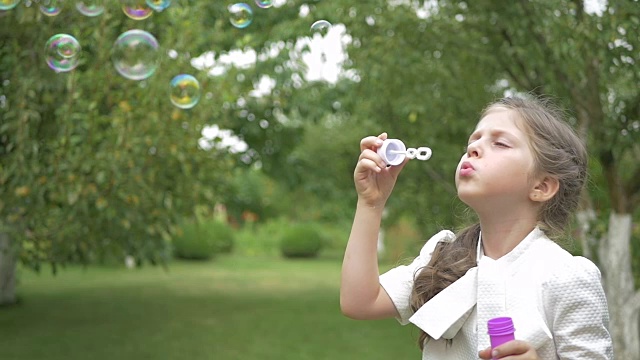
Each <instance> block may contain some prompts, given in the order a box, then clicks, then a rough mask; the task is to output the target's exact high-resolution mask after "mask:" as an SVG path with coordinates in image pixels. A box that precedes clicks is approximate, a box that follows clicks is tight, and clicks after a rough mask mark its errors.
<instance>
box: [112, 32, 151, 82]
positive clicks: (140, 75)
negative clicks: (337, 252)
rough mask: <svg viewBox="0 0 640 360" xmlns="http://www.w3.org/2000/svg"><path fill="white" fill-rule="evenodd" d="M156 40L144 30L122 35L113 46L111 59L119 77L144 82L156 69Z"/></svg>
mask: <svg viewBox="0 0 640 360" xmlns="http://www.w3.org/2000/svg"><path fill="white" fill-rule="evenodd" d="M158 54H159V52H158V40H156V38H155V37H154V36H153V35H151V34H149V33H148V32H146V31H144V30H138V29H134V30H129V31H127V32H124V33H122V34H121V35H120V36H118V38H117V39H116V42H115V43H114V44H113V49H112V53H111V59H112V60H113V66H115V68H116V70H117V71H118V73H120V75H122V76H124V77H125V78H127V79H131V80H144V79H146V78H148V77H150V76H151V75H153V73H154V72H155V71H156V68H157V67H158Z"/></svg>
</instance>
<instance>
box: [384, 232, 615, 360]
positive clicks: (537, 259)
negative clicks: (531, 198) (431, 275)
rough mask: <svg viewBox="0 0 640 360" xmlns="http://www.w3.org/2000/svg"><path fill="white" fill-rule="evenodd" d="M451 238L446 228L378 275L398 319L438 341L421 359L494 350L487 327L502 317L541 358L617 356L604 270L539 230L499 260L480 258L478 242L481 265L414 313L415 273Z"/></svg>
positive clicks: (469, 355)
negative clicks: (412, 256) (417, 251)
mask: <svg viewBox="0 0 640 360" xmlns="http://www.w3.org/2000/svg"><path fill="white" fill-rule="evenodd" d="M454 240H455V235H454V234H453V233H452V232H451V231H448V230H443V231H441V232H439V233H438V234H436V235H434V236H433V237H432V238H431V239H429V241H427V243H426V244H425V245H424V247H423V248H422V250H421V251H420V255H419V256H418V257H417V258H416V259H414V260H413V262H412V263H411V264H409V265H402V266H398V267H395V268H393V269H391V270H389V271H388V272H386V273H384V274H382V275H380V284H381V285H382V287H383V288H384V289H385V290H386V292H387V293H388V294H389V297H390V298H391V300H392V301H393V303H394V305H395V306H396V308H397V310H398V313H399V314H400V317H399V318H398V321H399V322H400V323H401V324H403V325H406V324H408V323H409V322H411V323H413V324H415V325H416V326H418V327H419V328H420V329H422V330H424V331H425V332H426V333H427V334H429V335H430V336H431V337H432V338H433V339H434V340H429V341H427V343H426V345H425V347H424V351H423V353H422V358H423V359H455V360H460V359H477V358H478V351H479V350H482V349H485V348H487V347H489V346H490V344H489V336H488V335H487V321H488V320H489V319H491V318H493V317H498V316H509V317H511V318H513V322H514V326H515V329H516V332H515V337H516V339H519V340H525V341H527V342H529V343H531V344H532V345H533V346H534V347H535V348H536V351H537V353H538V356H539V357H540V358H541V359H576V360H577V359H580V360H584V359H589V360H598V359H612V358H613V348H612V342H611V336H610V334H609V331H608V326H609V313H608V308H607V300H606V298H605V294H604V290H603V288H602V284H601V277H600V271H599V270H598V268H597V267H596V265H595V264H593V263H592V262H591V261H590V260H588V259H586V258H584V257H579V256H572V255H571V254H570V253H569V252H567V251H566V250H564V249H562V248H561V247H560V246H559V245H557V244H556V243H554V242H553V241H551V240H550V239H549V238H547V236H546V235H545V234H544V232H543V231H541V230H540V229H538V228H536V229H534V230H533V231H532V232H531V233H529V235H527V237H526V238H525V239H524V240H522V242H520V244H518V245H517V246H516V247H515V248H514V249H513V250H512V251H511V252H509V253H508V254H506V255H504V256H503V257H501V258H500V259H498V260H493V259H491V258H489V257H488V256H483V255H482V246H481V243H480V241H479V242H478V254H477V264H478V265H477V266H476V267H473V268H471V269H469V271H467V273H466V274H465V275H464V276H463V277H461V278H460V279H458V280H457V281H456V282H454V283H453V284H451V285H449V286H448V287H447V288H445V289H444V290H442V291H441V292H440V293H438V294H437V295H436V296H434V297H433V298H432V299H431V300H429V301H428V302H427V303H425V304H424V305H423V306H422V307H421V308H420V309H418V311H416V312H415V313H413V311H412V310H411V307H410V305H409V303H410V297H411V290H412V288H413V281H414V275H415V274H417V273H418V272H419V271H420V270H421V269H422V268H423V267H424V266H426V265H427V264H428V263H429V260H430V259H431V254H432V253H433V250H434V249H435V247H436V245H437V244H438V242H440V241H454ZM447 339H451V340H452V341H451V344H447Z"/></svg>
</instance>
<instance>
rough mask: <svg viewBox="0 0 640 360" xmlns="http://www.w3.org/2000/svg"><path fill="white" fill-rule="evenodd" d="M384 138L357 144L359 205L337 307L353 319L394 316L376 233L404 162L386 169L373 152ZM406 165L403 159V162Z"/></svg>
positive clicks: (385, 136)
mask: <svg viewBox="0 0 640 360" xmlns="http://www.w3.org/2000/svg"><path fill="white" fill-rule="evenodd" d="M386 138H387V134H386V133H382V134H381V135H379V136H378V137H375V136H369V137H366V138H364V139H362V141H361V142H360V151H361V153H360V158H359V159H358V163H357V164H356V168H355V171H354V183H355V187H356V191H357V192H358V204H357V207H356V213H355V216H354V219H353V225H352V228H351V234H350V236H349V242H348V243H347V247H346V250H345V254H344V260H343V263H342V280H341V284H340V308H341V310H342V312H343V313H344V314H345V315H346V316H348V317H351V318H354V319H380V318H388V317H394V316H397V315H398V313H397V311H396V308H395V306H394V305H393V302H392V301H391V299H390V298H389V296H388V295H387V293H386V292H385V291H384V289H383V288H382V287H381V286H380V281H379V274H380V273H379V269H378V252H377V243H378V231H379V230H380V222H381V220H382V211H383V209H384V205H385V203H386V201H387V199H388V198H389V195H390V194H391V191H392V190H393V187H394V185H395V182H396V179H397V178H398V174H399V173H400V171H401V170H402V167H403V166H404V163H403V164H402V165H399V166H393V167H387V166H386V164H385V163H384V161H383V160H382V159H381V158H380V156H379V155H378V154H377V153H376V150H377V149H378V148H379V147H380V146H381V145H382V140H384V139H386ZM405 163H406V160H405Z"/></svg>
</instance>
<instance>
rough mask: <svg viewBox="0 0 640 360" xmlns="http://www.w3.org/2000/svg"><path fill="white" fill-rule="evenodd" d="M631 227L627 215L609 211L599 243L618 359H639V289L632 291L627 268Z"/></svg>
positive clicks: (631, 276)
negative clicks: (606, 228)
mask: <svg viewBox="0 0 640 360" xmlns="http://www.w3.org/2000/svg"><path fill="white" fill-rule="evenodd" d="M631 227H632V217H631V214H617V213H615V212H613V211H612V212H611V215H610V216H609V230H608V234H607V237H606V239H603V240H602V241H601V242H600V246H599V257H600V265H601V269H602V272H603V275H604V288H605V292H606V294H607V301H608V303H609V314H610V316H611V326H610V330H611V336H612V338H613V349H614V352H615V358H616V359H621V360H626V359H629V360H631V359H640V331H639V324H638V315H639V310H640V292H636V290H635V286H634V280H633V273H632V270H631V251H630V244H631Z"/></svg>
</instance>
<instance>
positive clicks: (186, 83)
mask: <svg viewBox="0 0 640 360" xmlns="http://www.w3.org/2000/svg"><path fill="white" fill-rule="evenodd" d="M170 85H171V103H172V104H173V105H175V106H177V107H179V108H180V109H191V108H192V107H194V106H196V104H198V101H199V100H200V83H199V82H198V79H196V78H195V77H193V76H191V75H187V74H180V75H177V76H175V77H174V78H173V79H171V83H170Z"/></svg>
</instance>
